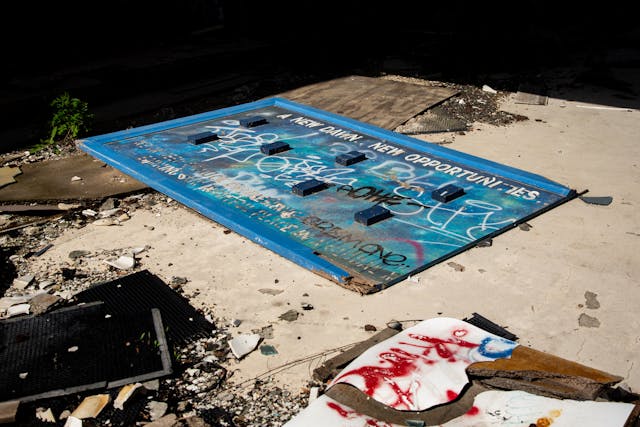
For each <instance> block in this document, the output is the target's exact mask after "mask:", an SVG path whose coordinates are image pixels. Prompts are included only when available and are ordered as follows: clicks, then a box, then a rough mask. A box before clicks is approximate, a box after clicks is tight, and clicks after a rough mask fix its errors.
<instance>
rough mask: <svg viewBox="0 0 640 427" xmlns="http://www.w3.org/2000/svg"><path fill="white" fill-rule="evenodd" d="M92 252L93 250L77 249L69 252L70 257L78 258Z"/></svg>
mask: <svg viewBox="0 0 640 427" xmlns="http://www.w3.org/2000/svg"><path fill="white" fill-rule="evenodd" d="M90 254H91V252H89V251H84V250H76V251H71V252H69V258H71V259H78V258H82V257H83V256H87V255H90Z"/></svg>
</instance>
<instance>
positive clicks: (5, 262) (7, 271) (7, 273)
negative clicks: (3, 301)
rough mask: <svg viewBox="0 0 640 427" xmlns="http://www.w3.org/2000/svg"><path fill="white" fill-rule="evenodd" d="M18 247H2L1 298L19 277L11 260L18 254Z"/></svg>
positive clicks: (0, 255)
mask: <svg viewBox="0 0 640 427" xmlns="http://www.w3.org/2000/svg"><path fill="white" fill-rule="evenodd" d="M18 249H19V248H18V247H5V246H4V245H2V246H1V247H0V298H2V297H3V296H4V293H5V292H6V290H7V289H9V287H10V286H11V283H12V282H13V279H15V278H16V277H17V273H16V266H15V265H14V264H13V262H11V260H9V257H10V256H11V255H14V254H15V253H16V252H18Z"/></svg>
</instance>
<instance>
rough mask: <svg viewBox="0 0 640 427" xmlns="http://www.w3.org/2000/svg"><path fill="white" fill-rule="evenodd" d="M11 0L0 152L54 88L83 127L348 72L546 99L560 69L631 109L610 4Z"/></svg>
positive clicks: (618, 18) (618, 25)
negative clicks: (84, 112) (75, 106)
mask: <svg viewBox="0 0 640 427" xmlns="http://www.w3.org/2000/svg"><path fill="white" fill-rule="evenodd" d="M418 5H420V6H418ZM15 6H16V7H15V9H14V11H13V12H11V13H6V14H4V21H5V22H4V26H2V33H1V34H0V36H1V37H2V40H3V45H4V46H5V49H4V52H3V56H4V59H5V60H4V61H3V62H4V63H5V66H3V67H2V68H1V69H0V76H1V77H2V84H1V85H0V94H1V95H2V96H0V136H1V137H2V141H3V142H2V145H1V147H2V148H1V150H2V151H9V150H13V149H17V148H19V147H27V146H29V145H31V144H33V143H35V142H37V141H38V139H40V138H43V137H44V136H45V135H46V131H47V128H46V127H47V120H48V119H49V118H50V115H51V111H50V107H49V103H50V102H51V100H52V99H53V98H54V97H56V96H57V95H59V94H60V93H62V92H63V91H68V92H69V93H70V94H71V95H72V96H74V97H78V98H80V99H82V100H84V101H87V102H88V104H89V107H90V108H91V109H92V111H94V112H95V123H94V124H93V127H92V132H91V134H99V133H105V132H110V131H116V130H120V129H123V128H126V127H131V126H138V125H142V124H147V123H152V122H158V121H163V120H167V119H171V118H175V117H181V116H185V115H189V114H195V113H199V112H204V111H209V110H212V109H216V108H221V107H225V106H230V105H235V104H239V103H243V102H248V101H251V100H255V99H259V98H261V97H266V96H271V95H274V94H277V93H280V92H284V91H286V90H290V89H293V88H295V87H299V86H302V85H305V84H310V83H315V82H318V81H322V80H328V79H331V78H335V77H339V76H344V75H350V74H361V75H366V76H380V75H382V74H383V73H387V74H399V75H405V76H412V77H422V78H427V79H433V80H441V81H448V82H453V83H460V84H473V85H479V86H481V85H483V84H489V85H491V86H492V87H493V88H495V89H498V90H508V91H517V90H518V88H519V87H524V86H521V85H527V87H537V88H540V92H546V93H544V94H549V95H551V96H555V95H557V94H558V93H559V92H558V87H556V86H553V85H550V84H549V81H548V78H547V77H545V75H546V74H548V73H549V72H550V71H551V70H555V69H559V68H565V67H568V68H572V69H573V70H574V75H573V78H572V80H571V81H568V82H566V83H563V85H564V86H563V87H561V88H560V89H562V90H566V91H567V93H568V94H569V95H570V96H571V99H573V100H578V101H584V102H595V103H598V104H604V105H609V106H614V107H624V108H637V107H638V106H639V101H638V92H637V91H638V88H637V87H635V86H633V85H631V84H630V83H629V82H628V81H627V80H625V77H633V73H629V72H626V73H625V72H624V71H625V70H632V69H633V68H639V67H640V49H638V47H637V46H640V43H638V42H639V41H640V30H639V25H638V23H637V20H636V18H635V17H634V14H632V13H630V12H629V10H627V9H625V8H624V7H621V6H618V5H609V4H607V5H601V4H598V5H593V6H591V5H586V4H582V5H580V7H570V6H568V5H567V6H562V5H558V4H547V3H535V4H534V3H530V4H529V3H528V4H525V5H519V8H518V9H517V10H516V9H515V8H514V7H513V5H512V4H509V5H503V4H484V3H468V4H467V3H462V4H452V3H440V4H434V3H433V2H428V3H426V4H421V3H414V2H393V3H381V4H380V3H375V2H374V3H372V2H364V1H356V2H335V1H328V2H321V3H311V4H307V3H304V2H291V1H280V2H261V1H256V0H243V1H228V0H227V1H224V0H210V1H205V0H190V1H185V2H169V1H166V0H164V1H162V0H161V1H155V2H151V1H139V2H133V3H131V2H124V1H122V0H118V1H115V2H107V3H80V2H75V1H74V2H64V3H51V2H37V3H36V4H33V3H25V2H20V3H17V4H16V5H15ZM523 6H524V7H523ZM619 70H623V72H622V73H620V72H619ZM584 88H589V90H586V91H585V90H583V89H584ZM591 88H596V90H595V91H593V90H591ZM598 88H601V89H602V90H597V89H598Z"/></svg>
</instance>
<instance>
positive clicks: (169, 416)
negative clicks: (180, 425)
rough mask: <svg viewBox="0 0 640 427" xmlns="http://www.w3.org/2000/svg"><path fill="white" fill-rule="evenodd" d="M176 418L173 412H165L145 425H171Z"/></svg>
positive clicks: (167, 426)
mask: <svg viewBox="0 0 640 427" xmlns="http://www.w3.org/2000/svg"><path fill="white" fill-rule="evenodd" d="M177 420H178V417H177V416H176V415H175V414H167V415H165V416H164V417H162V418H160V419H158V420H156V421H153V422H150V423H149V424H145V427H173V426H174V425H176V422H177Z"/></svg>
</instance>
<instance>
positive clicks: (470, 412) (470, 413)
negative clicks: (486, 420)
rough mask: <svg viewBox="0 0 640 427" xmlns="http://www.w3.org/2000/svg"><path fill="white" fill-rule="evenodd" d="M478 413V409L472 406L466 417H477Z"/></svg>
mask: <svg viewBox="0 0 640 427" xmlns="http://www.w3.org/2000/svg"><path fill="white" fill-rule="evenodd" d="M479 413H480V409H478V407H477V406H472V407H471V409H469V410H468V411H467V415H471V416H473V415H478V414H479Z"/></svg>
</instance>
